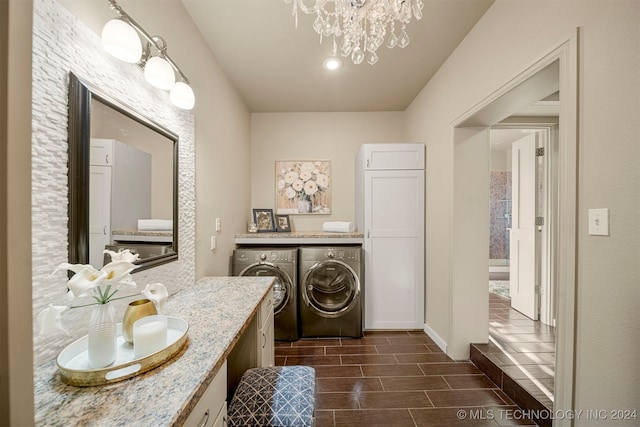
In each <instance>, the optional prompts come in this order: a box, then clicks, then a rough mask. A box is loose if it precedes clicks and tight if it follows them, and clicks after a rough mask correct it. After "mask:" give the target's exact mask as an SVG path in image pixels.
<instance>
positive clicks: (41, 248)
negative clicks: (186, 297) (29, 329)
mask: <svg viewBox="0 0 640 427" xmlns="http://www.w3.org/2000/svg"><path fill="white" fill-rule="evenodd" d="M105 7H108V6H107V4H106V2H105ZM33 28H34V29H33V88H32V91H33V93H32V97H33V98H32V99H33V119H32V127H33V128H32V132H33V133H32V173H31V179H32V246H33V253H32V257H33V278H32V281H33V282H32V286H33V320H34V365H35V366H39V365H41V364H43V363H45V362H47V361H49V360H51V359H52V358H55V357H56V356H57V355H58V353H59V352H60V351H61V350H62V349H63V348H64V347H65V346H66V345H68V344H69V343H70V342H72V341H74V340H76V339H77V338H79V337H81V336H82V335H84V334H85V333H86V327H87V324H88V319H89V314H90V310H91V309H90V308H81V309H75V310H71V311H70V312H67V313H65V314H64V324H65V326H66V327H67V328H68V330H69V333H70V335H69V336H65V335H64V334H60V335H56V336H52V337H41V336H39V335H38V331H37V325H36V322H35V320H36V316H37V313H38V312H40V311H41V310H42V309H43V308H45V307H46V306H47V304H49V303H60V302H61V301H62V297H63V295H64V293H65V291H66V287H65V283H66V279H65V275H64V274H63V273H58V274H56V275H54V276H52V275H51V272H52V271H53V270H54V268H55V267H56V266H57V265H58V264H60V263H62V262H66V261H67V259H68V243H67V242H68V235H67V234H68V233H67V204H68V196H67V192H68V188H67V161H68V153H67V150H68V143H67V117H68V116H67V110H68V84H69V72H70V71H72V72H73V73H74V74H76V75H77V76H78V77H80V78H82V79H83V80H85V81H88V82H90V83H91V84H92V85H94V86H97V87H100V88H101V89H102V90H104V91H105V92H106V93H108V94H109V95H111V96H112V97H113V98H116V99H118V100H119V101H121V102H123V103H125V104H127V105H129V106H131V107H132V108H133V109H135V110H137V111H139V112H140V113H141V114H142V115H144V116H146V117H150V118H153V119H154V121H156V122H157V123H159V124H161V125H163V126H165V127H167V128H168V129H170V130H171V131H173V132H174V133H176V134H177V135H179V138H180V139H179V143H178V145H179V168H180V176H179V184H178V187H179V204H180V207H179V218H177V220H178V224H179V225H178V227H179V241H178V247H179V254H178V255H179V259H178V260H177V261H175V262H172V263H169V264H165V265H162V266H159V267H155V268H152V269H148V270H145V271H142V272H140V273H135V274H134V280H135V281H136V283H138V289H140V290H142V289H143V288H144V286H145V285H146V284H148V283H154V282H161V283H164V284H165V285H166V286H167V288H168V289H169V292H170V294H173V293H175V292H177V291H179V290H180V289H182V288H183V287H185V286H188V285H190V284H193V283H194V282H195V157H194V156H195V148H194V144H195V140H194V138H195V123H194V117H193V114H192V113H191V112H188V111H184V110H179V109H178V108H176V107H174V106H173V105H172V104H171V102H170V101H169V94H168V92H164V91H161V90H158V89H155V88H153V87H152V86H150V85H149V84H148V83H147V82H146V81H145V80H144V76H143V73H142V69H141V68H139V67H138V66H137V65H133V64H126V63H123V62H120V61H118V60H117V59H114V58H112V57H111V56H109V55H108V54H107V53H106V52H105V51H104V49H103V48H102V44H101V40H100V37H99V36H98V35H97V34H96V33H94V32H93V31H91V30H90V29H89V28H88V27H86V26H85V25H84V24H83V23H82V22H81V21H79V20H78V19H77V18H75V17H74V16H73V15H72V14H71V13H70V12H69V11H67V9H65V8H64V7H63V6H61V5H60V4H58V3H57V2H56V1H55V0H35V1H34V17H33ZM25 93H28V88H25ZM27 96H28V95H27ZM24 285H25V286H29V283H28V280H25V283H24ZM128 301H129V300H123V301H119V302H117V303H116V304H117V305H116V308H117V315H118V316H119V317H120V316H121V315H122V313H123V312H124V308H125V307H126V304H127V302H128ZM168 314H170V313H168Z"/></svg>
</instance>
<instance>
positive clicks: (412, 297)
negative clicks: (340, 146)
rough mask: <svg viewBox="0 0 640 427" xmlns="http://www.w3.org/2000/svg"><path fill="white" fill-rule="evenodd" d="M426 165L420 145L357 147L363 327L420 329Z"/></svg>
mask: <svg viewBox="0 0 640 427" xmlns="http://www.w3.org/2000/svg"><path fill="white" fill-rule="evenodd" d="M424 165H425V147H424V144H422V143H389V144H386V143H385V144H364V145H362V147H360V150H359V151H358V155H357V157H356V168H355V170H356V206H355V213H356V225H357V229H358V231H359V232H361V233H364V252H365V285H364V296H365V304H364V307H365V315H364V322H365V323H364V324H365V329H368V330H372V329H423V328H424V196H425V195H424Z"/></svg>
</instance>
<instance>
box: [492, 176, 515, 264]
mask: <svg viewBox="0 0 640 427" xmlns="http://www.w3.org/2000/svg"><path fill="white" fill-rule="evenodd" d="M489 221H490V229H489V230H490V231H489V259H507V258H509V239H508V237H507V228H509V227H511V171H491V176H490V183H489Z"/></svg>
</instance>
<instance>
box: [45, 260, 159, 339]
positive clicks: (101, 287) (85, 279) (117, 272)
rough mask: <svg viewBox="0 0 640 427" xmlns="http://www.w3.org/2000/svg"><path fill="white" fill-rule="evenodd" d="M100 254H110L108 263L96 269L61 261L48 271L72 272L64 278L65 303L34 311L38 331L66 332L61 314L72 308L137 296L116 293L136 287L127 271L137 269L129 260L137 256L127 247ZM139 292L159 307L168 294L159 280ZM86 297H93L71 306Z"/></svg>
mask: <svg viewBox="0 0 640 427" xmlns="http://www.w3.org/2000/svg"><path fill="white" fill-rule="evenodd" d="M104 253H108V254H109V255H110V256H111V262H110V263H108V264H106V265H105V266H104V267H102V268H101V269H100V270H97V269H95V268H94V267H93V266H92V265H89V264H69V263H66V262H65V263H62V264H60V265H58V267H56V269H55V270H54V271H53V273H51V274H52V275H53V274H56V273H57V272H58V271H61V270H69V271H73V272H74V275H73V276H72V277H71V278H70V279H69V280H68V281H67V289H68V291H67V293H66V294H65V297H64V299H65V302H67V304H60V305H54V304H49V306H48V307H47V308H45V309H44V310H42V311H41V312H40V313H39V314H38V317H37V323H38V327H39V329H40V334H42V335H51V334H54V333H57V332H65V333H67V334H68V332H67V330H66V329H65V327H64V326H63V324H62V313H64V312H65V311H67V310H70V309H72V308H80V307H87V306H92V305H99V304H107V303H109V302H111V301H116V300H120V299H124V298H131V297H134V296H136V295H139V294H130V295H125V296H116V295H117V294H118V292H120V291H124V290H129V291H133V290H134V289H135V288H136V287H137V285H136V283H135V282H134V281H133V277H132V276H131V272H132V271H133V270H134V269H135V268H137V265H135V264H133V263H134V262H135V261H136V260H137V259H138V257H139V255H138V254H132V253H131V251H130V250H129V249H125V250H123V251H120V252H114V251H109V250H105V251H104ZM141 294H142V295H143V296H144V297H145V298H148V299H150V300H151V301H153V302H154V303H155V304H156V305H157V306H158V307H159V308H162V306H163V304H164V302H165V301H166V299H167V297H168V292H167V288H166V287H165V286H164V285H163V284H161V283H154V284H151V285H147V286H146V287H145V288H144V290H142V292H141ZM87 297H89V298H93V300H94V301H93V302H90V303H86V304H80V305H72V302H73V301H75V300H77V299H79V298H87Z"/></svg>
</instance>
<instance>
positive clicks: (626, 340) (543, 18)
mask: <svg viewBox="0 0 640 427" xmlns="http://www.w3.org/2000/svg"><path fill="white" fill-rule="evenodd" d="M639 5H640V3H639V2H637V1H626V2H621V1H589V2H585V1H549V2H539V1H500V0H498V1H496V3H495V4H494V5H493V6H492V7H491V8H490V9H489V11H488V12H487V13H486V14H485V16H484V17H483V18H482V19H481V20H480V22H479V23H478V24H477V25H476V26H475V27H474V29H473V30H472V31H471V32H470V34H469V35H468V36H467V38H466V39H465V40H464V41H463V42H462V43H461V44H460V45H459V46H458V48H457V49H456V51H455V52H454V53H453V54H452V55H451V56H450V58H449V59H448V61H447V62H446V63H445V64H444V65H443V66H442V67H441V69H440V70H439V72H438V73H437V74H436V76H435V77H434V78H433V79H432V80H431V81H430V82H429V84H428V85H427V86H426V87H425V88H424V89H423V91H422V92H421V93H420V95H419V96H418V97H417V98H416V99H415V100H414V102H413V103H412V105H411V106H410V107H409V108H408V110H407V112H406V113H407V129H406V136H407V137H408V138H409V139H413V140H424V141H426V142H427V189H426V193H427V194H426V195H427V198H426V200H427V230H426V232H427V239H426V240H427V257H426V265H427V270H426V271H427V292H426V294H427V296H426V298H427V324H428V325H429V327H430V328H431V329H432V330H434V331H435V332H436V333H437V334H438V335H439V336H440V337H442V338H444V339H445V341H446V340H448V337H451V334H452V330H451V325H452V316H454V313H452V312H451V306H452V302H451V301H450V292H451V291H452V289H451V288H450V286H449V284H450V283H451V271H450V269H449V266H450V264H451V261H452V260H450V259H449V253H450V249H451V247H450V237H449V236H450V232H451V229H450V228H451V227H450V221H451V218H452V212H451V209H450V206H451V197H450V188H451V183H449V184H447V180H446V177H451V176H452V169H451V165H452V161H450V159H452V158H453V136H452V135H453V132H452V127H451V124H450V123H451V122H452V121H454V120H455V119H456V118H457V117H459V116H460V115H462V114H463V113H465V112H466V111H467V110H468V109H470V108H471V107H473V106H474V105H476V104H477V103H478V102H479V101H481V100H482V99H484V98H485V97H487V96H489V95H490V94H491V93H492V92H494V91H495V90H496V89H498V88H499V87H501V86H502V85H504V84H506V83H507V82H508V81H509V80H511V79H512V78H513V77H515V76H516V75H517V74H518V73H520V72H521V71H523V70H524V69H526V68H527V67H528V66H529V65H531V64H533V63H534V62H535V61H536V60H537V59H538V58H540V57H541V56H542V55H543V54H545V53H547V52H548V51H549V50H550V49H551V48H553V47H554V46H556V44H557V43H558V42H560V41H561V40H562V39H566V38H567V37H568V36H569V35H570V34H571V33H572V32H573V31H574V30H575V28H576V27H581V28H582V33H581V34H582V41H581V45H580V69H581V75H580V79H581V83H580V105H579V107H578V109H579V112H580V113H579V114H580V115H579V146H580V149H579V153H580V155H579V177H580V178H579V190H578V191H579V193H578V194H579V207H578V215H579V217H578V224H579V230H578V272H577V274H578V284H577V288H578V295H577V300H576V305H577V306H576V310H577V322H578V323H577V330H576V341H577V349H576V352H577V354H576V357H577V362H576V373H575V378H576V393H575V397H576V407H577V408H580V409H593V408H611V409H622V408H637V406H638V402H639V401H640V390H639V386H638V384H640V365H639V364H638V362H637V361H638V356H639V354H638V348H639V335H638V333H637V330H638V326H639V317H638V310H637V307H638V303H639V302H640V301H639V290H638V289H639V288H638V283H639V282H640V274H639V270H638V269H639V267H638V265H639V263H638V260H639V258H640V255H639V248H638V242H639V225H640V224H639V221H638V212H639V203H638V202H639V197H638V185H639V177H638V172H639V170H640V163H639V156H638V153H639V152H638V147H639V145H638V142H637V135H638V134H639V129H638V126H639V123H640V120H638V112H639V105H638V97H637V96H630V95H629V94H637V93H639V91H640V84H639V81H638V80H639V76H640V66H639V63H638V61H639V59H638V55H637V52H638V51H639V48H640V46H639V40H640V35H639V27H640V22H639ZM523 17H526V19H524V18H523ZM506 35H508V37H507V36H506ZM469 70H474V72H473V73H470V72H469ZM613 171H615V172H613ZM600 207H608V208H610V213H611V236H610V237H593V236H588V234H587V229H586V216H587V209H588V208H600ZM560 286H562V284H561V285H560ZM456 327H458V326H457V325H456ZM462 327H464V325H463V326H462ZM603 349H611V351H606V350H605V351H603ZM614 349H615V350H614ZM561 363H562V362H561ZM603 368H604V369H603ZM565 386H566V387H569V386H570V385H569V384H565ZM610 422H611V421H601V422H599V423H597V422H593V420H592V421H591V424H593V425H610V424H608V423H610ZM636 422H637V421H636ZM631 424H635V422H630V423H629V425H631ZM578 425H587V422H586V421H585V420H582V421H580V422H578ZM621 425H623V423H621Z"/></svg>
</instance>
